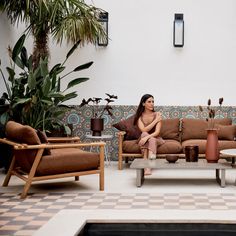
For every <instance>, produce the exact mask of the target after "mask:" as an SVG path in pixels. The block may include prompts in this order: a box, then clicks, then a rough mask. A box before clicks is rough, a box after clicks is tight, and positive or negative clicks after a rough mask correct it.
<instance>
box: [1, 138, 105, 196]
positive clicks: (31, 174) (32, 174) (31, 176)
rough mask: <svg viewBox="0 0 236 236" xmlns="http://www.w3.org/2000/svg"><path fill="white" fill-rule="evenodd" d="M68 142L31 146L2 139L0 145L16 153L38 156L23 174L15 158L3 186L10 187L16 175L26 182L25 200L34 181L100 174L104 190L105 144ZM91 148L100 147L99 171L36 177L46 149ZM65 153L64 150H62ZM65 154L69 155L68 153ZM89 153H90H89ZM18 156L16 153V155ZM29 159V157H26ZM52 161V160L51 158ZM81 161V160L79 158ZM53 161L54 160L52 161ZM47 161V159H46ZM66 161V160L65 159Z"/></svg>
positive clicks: (92, 170)
mask: <svg viewBox="0 0 236 236" xmlns="http://www.w3.org/2000/svg"><path fill="white" fill-rule="evenodd" d="M67 140H69V139H66V142H65V143H61V141H60V143H55V144H54V143H44V144H36V145H30V144H24V143H17V142H15V141H11V140H9V139H7V138H0V143H4V144H7V145H10V146H12V148H13V149H14V150H16V152H19V151H20V150H28V151H30V150H35V151H36V154H35V157H34V160H33V163H32V166H31V167H30V170H29V171H28V172H22V171H21V170H20V168H18V167H17V162H16V156H14V157H13V159H12V162H11V165H10V167H9V170H8V173H7V175H6V177H5V180H4V182H3V186H8V183H9V181H10V178H11V176H12V175H16V176H17V177H19V178H20V179H22V180H23V181H25V182H26V183H25V186H24V189H23V192H22V194H21V198H25V197H26V196H27V193H28V191H29V188H30V186H31V183H32V182H33V181H40V180H48V179H57V178H64V177H72V176H73V177H75V180H78V179H79V176H81V175H89V174H99V186H100V187H99V188H100V190H104V147H105V145H106V143H105V142H91V143H78V142H72V143H71V142H67ZM72 140H76V141H77V140H79V139H73V138H72ZM89 146H95V147H99V150H100V151H99V157H98V158H99V165H98V167H97V169H94V168H92V169H88V170H83V169H82V170H77V171H73V172H62V173H57V174H45V175H39V176H38V175H36V172H37V169H38V166H39V163H40V162H41V161H45V160H43V158H42V157H43V151H44V149H45V148H50V149H63V148H64V149H66V148H78V147H89ZM62 152H63V150H62ZM81 152H82V153H83V152H84V151H82V150H78V155H80V154H81ZM64 153H66V154H67V151H66V152H65V151H64ZM87 153H88V152H87ZM15 155H16V153H15ZM25 158H27V157H25ZM49 159H50V158H49ZM79 159H80V158H79ZM51 160H53V159H51ZM46 161H47V159H46ZM65 161H66V158H65Z"/></svg>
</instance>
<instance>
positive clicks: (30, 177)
mask: <svg viewBox="0 0 236 236" xmlns="http://www.w3.org/2000/svg"><path fill="white" fill-rule="evenodd" d="M43 150H44V149H39V150H38V152H37V155H36V157H35V159H34V163H33V165H32V167H31V170H30V173H29V175H28V178H27V181H26V183H25V186H24V189H23V192H22V194H21V198H25V197H26V196H27V193H28V191H29V189H30V186H31V184H32V182H33V178H34V175H35V172H36V170H37V167H38V165H39V162H40V160H41V158H42V154H43Z"/></svg>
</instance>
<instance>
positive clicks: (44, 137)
mask: <svg viewBox="0 0 236 236" xmlns="http://www.w3.org/2000/svg"><path fill="white" fill-rule="evenodd" d="M37 135H38V137H39V139H40V142H41V143H48V137H47V135H46V134H45V133H44V132H43V131H41V130H39V129H38V130H37ZM45 155H51V151H50V149H49V148H45V149H44V150H43V156H45Z"/></svg>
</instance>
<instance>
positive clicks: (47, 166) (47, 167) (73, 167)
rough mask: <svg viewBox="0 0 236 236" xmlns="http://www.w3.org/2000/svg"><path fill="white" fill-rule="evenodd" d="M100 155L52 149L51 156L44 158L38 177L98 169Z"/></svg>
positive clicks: (70, 149)
mask: <svg viewBox="0 0 236 236" xmlns="http://www.w3.org/2000/svg"><path fill="white" fill-rule="evenodd" d="M99 160H100V159H99V154H97V153H92V152H87V151H83V150H81V149H78V148H63V149H51V155H47V156H43V157H42V159H41V161H40V163H39V166H38V169H37V172H36V175H37V176H41V175H53V174H63V173H68V172H77V171H86V170H92V169H98V167H99Z"/></svg>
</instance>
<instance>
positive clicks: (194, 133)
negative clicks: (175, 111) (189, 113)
mask: <svg viewBox="0 0 236 236" xmlns="http://www.w3.org/2000/svg"><path fill="white" fill-rule="evenodd" d="M214 123H215V124H220V125H231V124H232V119H230V118H223V119H214ZM207 127H208V123H207V121H206V120H203V119H188V118H183V119H182V135H181V140H182V141H185V140H188V139H206V138H207V132H206V129H207Z"/></svg>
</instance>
